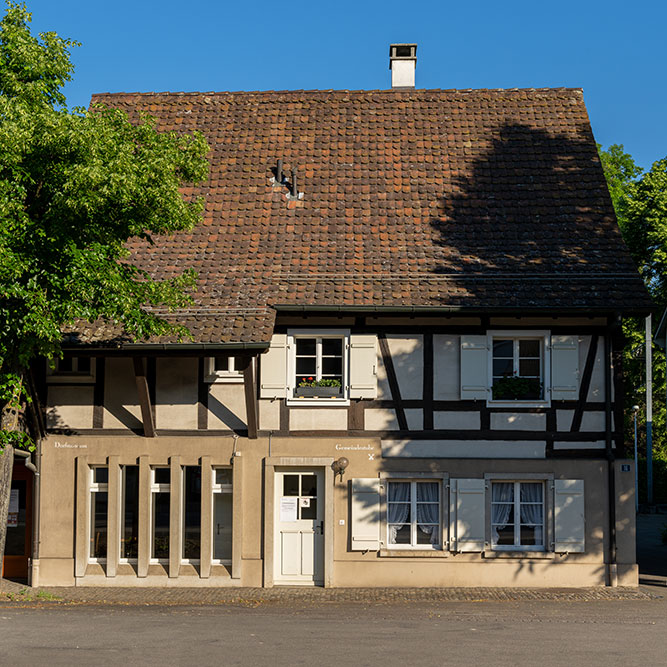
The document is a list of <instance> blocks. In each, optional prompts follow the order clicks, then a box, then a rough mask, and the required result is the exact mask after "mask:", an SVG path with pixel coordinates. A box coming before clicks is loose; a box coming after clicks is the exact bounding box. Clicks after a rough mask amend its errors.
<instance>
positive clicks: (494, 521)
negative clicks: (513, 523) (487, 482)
mask: <svg viewBox="0 0 667 667" xmlns="http://www.w3.org/2000/svg"><path fill="white" fill-rule="evenodd" d="M513 500H514V484H513V483H512V482H494V484H492V485H491V501H492V503H491V525H492V532H493V543H494V544H498V537H499V534H498V531H500V530H502V529H503V528H505V526H506V525H507V523H508V521H509V518H510V516H511V515H512V510H513V509H514V503H513Z"/></svg>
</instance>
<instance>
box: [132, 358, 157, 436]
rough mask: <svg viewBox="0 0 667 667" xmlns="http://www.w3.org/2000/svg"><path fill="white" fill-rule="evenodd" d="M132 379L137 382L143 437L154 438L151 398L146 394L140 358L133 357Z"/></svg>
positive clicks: (142, 361) (144, 377) (142, 360)
mask: <svg viewBox="0 0 667 667" xmlns="http://www.w3.org/2000/svg"><path fill="white" fill-rule="evenodd" d="M132 361H133V363H134V378H135V380H136V382H137V392H138V393H139V406H140V407H141V422H142V425H143V428H144V436H146V437H147V438H154V437H155V436H156V433H155V423H154V422H153V410H152V406H151V397H150V393H149V392H148V381H147V380H146V366H145V363H144V359H143V358H142V357H133V359H132Z"/></svg>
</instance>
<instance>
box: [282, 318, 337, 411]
mask: <svg viewBox="0 0 667 667" xmlns="http://www.w3.org/2000/svg"><path fill="white" fill-rule="evenodd" d="M298 338H315V339H319V342H318V343H317V347H318V349H321V339H323V338H338V339H340V340H342V343H343V345H342V348H343V362H342V371H343V379H342V382H341V389H342V392H341V397H340V398H324V399H322V398H303V397H298V396H295V395H294V390H295V385H296V340H297V339H298ZM287 353H288V362H287V404H288V405H295V406H296V405H306V406H318V407H326V406H336V407H341V406H346V405H350V386H349V385H350V369H349V365H350V330H349V329H290V330H289V331H288V332H287Z"/></svg>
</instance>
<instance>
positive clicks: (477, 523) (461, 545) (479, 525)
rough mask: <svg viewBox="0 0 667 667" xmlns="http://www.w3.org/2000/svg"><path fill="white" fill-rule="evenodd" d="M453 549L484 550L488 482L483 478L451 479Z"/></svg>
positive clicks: (451, 546) (451, 541)
mask: <svg viewBox="0 0 667 667" xmlns="http://www.w3.org/2000/svg"><path fill="white" fill-rule="evenodd" d="M450 484H451V486H450V489H451V496H452V501H451V503H452V513H451V514H452V525H451V530H450V533H451V540H450V546H449V548H450V550H451V551H484V541H485V540H484V534H485V526H486V522H485V519H484V508H485V506H486V484H485V482H484V480H483V479H453V480H451V483H450Z"/></svg>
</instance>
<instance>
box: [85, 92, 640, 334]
mask: <svg viewBox="0 0 667 667" xmlns="http://www.w3.org/2000/svg"><path fill="white" fill-rule="evenodd" d="M92 102H93V103H102V104H106V105H109V106H113V107H118V108H121V109H124V110H126V111H127V112H128V113H129V114H130V116H131V117H132V118H136V117H137V114H138V112H140V111H142V112H149V113H150V114H151V115H152V116H154V117H155V118H156V119H157V122H158V126H159V127H160V128H161V129H163V130H176V131H179V132H182V131H186V132H188V131H192V130H200V131H201V132H202V133H203V134H204V135H205V137H206V139H207V140H208V142H209V144H210V147H211V153H210V160H211V170H210V176H209V181H208V182H207V183H206V184H205V185H203V186H202V187H199V188H196V189H193V188H190V189H189V190H188V192H192V193H195V194H203V195H204V196H205V199H206V210H205V214H204V217H203V220H202V222H201V223H200V224H199V225H198V227H197V228H196V229H195V230H194V231H193V232H190V233H184V234H178V235H176V236H174V237H171V238H160V239H158V240H157V245H156V246H154V247H150V246H147V245H146V244H144V243H143V242H140V241H132V242H131V244H130V247H131V249H132V252H133V256H134V259H135V260H136V261H137V262H138V263H139V264H141V265H142V266H144V267H145V268H147V269H149V270H150V271H151V272H152V273H153V274H154V275H156V276H159V277H167V276H170V275H173V274H175V273H178V272H180V271H182V270H183V269H185V268H186V267H192V268H194V269H195V270H196V271H197V272H198V274H199V292H198V295H197V298H196V307H195V308H193V309H191V310H190V311H188V312H185V313H182V314H181V315H182V319H183V321H184V322H186V323H188V325H189V326H191V328H192V331H193V335H194V338H195V340H196V341H199V342H206V341H210V342H214V341H218V342H220V341H222V342H225V341H226V342H237V341H238V342H243V341H256V342H261V341H263V342H266V341H268V339H269V337H270V333H271V329H272V324H273V311H274V309H275V308H281V307H297V306H318V307H322V306H331V307H334V308H338V307H341V306H343V307H359V308H386V307H398V306H401V307H403V306H409V307H417V308H418V307H433V308H435V307H445V306H446V307H451V308H462V309H471V310H488V311H492V310H495V311H501V310H507V309H516V310H520V311H521V310H524V309H525V310H526V311H529V310H531V309H542V310H548V309H561V310H562V309H570V310H581V311H587V310H590V309H595V308H597V309H601V308H605V309H609V310H620V311H631V310H633V309H634V310H637V309H642V308H643V309H646V308H650V307H651V302H650V300H649V297H648V295H647V293H646V290H645V289H644V286H643V283H642V281H641V280H640V278H639V276H638V274H637V271H636V268H635V266H634V265H633V262H632V260H631V258H630V255H629V253H628V251H627V249H626V247H625V245H624V244H623V241H622V239H621V236H620V233H619V230H618V227H617V224H616V221H615V218H614V214H613V210H612V207H611V202H610V199H609V195H608V193H607V189H606V185H605V182H604V177H603V174H602V169H601V167H600V162H599V159H598V156H597V151H596V147H595V141H594V138H593V135H592V132H591V128H590V124H589V120H588V115H587V113H586V108H585V106H584V101H583V94H582V91H581V90H579V89H529V90H385V91H345V90H343V91H298V90H297V91H281V92H273V91H268V92H238V93H148V94H139V93H118V94H100V95H95V96H93V99H92ZM278 158H281V159H282V160H283V161H284V165H285V175H286V178H287V180H288V181H289V175H290V170H291V169H293V168H296V169H297V170H298V190H299V191H301V192H303V193H304V194H303V198H302V199H299V200H293V199H288V198H287V195H288V192H289V188H288V187H287V185H276V184H275V182H273V181H272V178H273V176H274V172H273V168H274V167H275V164H276V160H277V159H278ZM98 329H99V328H98ZM98 329H95V327H92V329H91V330H90V331H89V332H88V334H87V339H89V340H91V339H99V340H101V339H104V338H105V336H106V337H107V338H109V332H106V333H105V330H104V328H102V329H99V330H98ZM83 338H86V336H83Z"/></svg>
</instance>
